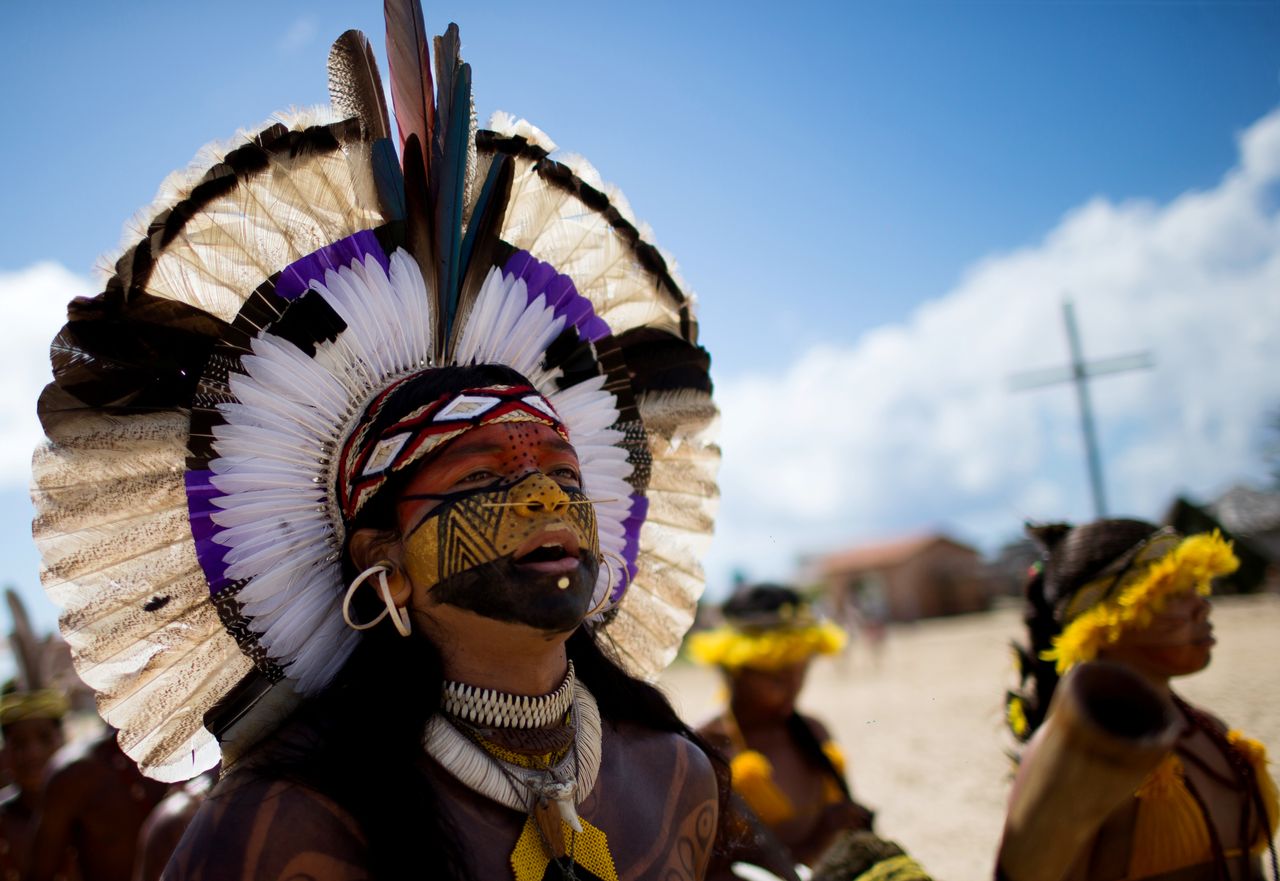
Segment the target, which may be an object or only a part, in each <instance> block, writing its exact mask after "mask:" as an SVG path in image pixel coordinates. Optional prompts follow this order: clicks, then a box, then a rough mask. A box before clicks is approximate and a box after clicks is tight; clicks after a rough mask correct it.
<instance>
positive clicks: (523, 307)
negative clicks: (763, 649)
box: [33, 0, 729, 881]
mask: <svg viewBox="0 0 1280 881" xmlns="http://www.w3.org/2000/svg"><path fill="white" fill-rule="evenodd" d="M386 12H387V44H388V53H389V56H390V60H391V89H390V92H391V95H392V96H393V100H394V103H395V109H396V120H397V124H398V127H399V133H398V134H399V138H398V141H399V145H400V150H399V152H398V153H397V151H396V149H395V147H394V146H393V143H392V134H391V131H390V128H389V123H388V117H387V111H386V107H385V106H384V103H383V94H384V93H383V89H382V84H381V82H380V80H379V78H378V75H377V72H376V65H375V64H374V63H373V56H372V53H371V51H370V49H369V44H368V42H367V40H365V38H364V37H363V36H362V35H360V34H358V33H356V32H348V33H347V34H344V35H343V36H342V37H341V38H340V39H339V40H338V42H337V43H335V44H334V47H333V50H332V52H331V54H330V63H329V70H330V92H331V95H332V98H333V104H334V106H333V112H332V113H331V114H324V115H321V116H314V115H313V116H302V117H292V118H284V119H282V121H281V122H279V123H276V124H273V125H271V126H269V127H267V128H265V129H263V130H261V131H258V132H255V133H252V134H249V135H247V136H245V137H243V138H241V139H240V140H238V141H237V142H235V143H233V144H231V145H228V146H225V147H221V148H215V149H214V150H213V152H212V154H210V155H212V157H213V161H212V164H211V165H209V166H207V167H205V168H202V169H199V170H197V171H196V172H195V173H193V174H191V175H189V176H188V177H186V178H184V179H181V180H178V181H177V182H171V183H170V184H169V185H168V188H167V189H166V191H165V192H164V193H163V194H162V198H161V201H160V204H158V205H157V206H156V207H155V209H154V210H153V211H152V213H151V220H150V222H149V223H148V224H147V226H146V228H145V229H140V230H139V231H138V235H137V237H136V239H135V241H136V244H135V245H134V246H133V247H132V248H130V249H129V250H127V251H126V252H125V254H124V255H123V256H122V257H121V258H120V259H119V261H118V262H117V263H116V265H115V273H114V275H113V276H112V278H111V279H110V280H109V282H108V284H107V288H106V290H105V291H104V292H103V293H102V294H100V295H99V296H97V297H94V298H90V299H83V300H77V301H75V302H74V303H73V304H72V305H71V309H70V313H69V320H68V323H67V325H66V327H65V328H64V329H63V331H62V332H61V333H60V334H59V336H58V338H57V340H56V341H55V344H54V347H53V359H54V381H53V383H52V384H51V385H50V386H49V387H48V388H47V389H46V391H45V393H44V395H43V396H42V398H41V402H40V408H39V412H40V416H41V419H42V423H43V426H44V429H45V432H46V434H47V436H48V439H49V441H48V443H47V444H46V445H44V446H43V447H42V448H41V449H40V450H39V451H38V452H37V455H36V457H35V461H34V466H33V467H34V472H35V473H34V489H33V497H34V499H35V504H36V508H37V525H36V538H37V542H38V544H39V545H40V548H41V550H42V553H43V554H44V558H45V584H46V588H47V590H48V592H49V593H50V595H51V596H53V597H54V598H55V599H56V600H58V601H59V602H60V603H61V604H62V605H63V606H64V612H63V615H62V619H61V624H62V628H63V631H64V633H65V634H66V636H67V639H68V641H69V642H70V644H71V645H72V648H73V651H74V655H75V661H76V665H77V670H78V671H79V673H80V675H81V676H82V677H84V678H85V679H86V681H88V682H89V683H90V684H91V685H93V686H94V688H95V689H97V691H98V700H99V708H100V711H101V712H102V714H103V715H104V717H105V718H106V719H107V720H108V721H109V722H110V723H111V724H113V725H115V726H116V727H118V728H119V730H120V735H119V738H120V743H121V745H122V746H123V748H124V749H125V751H126V752H127V753H128V754H129V755H130V756H132V757H133V758H134V759H135V760H136V761H137V762H138V763H139V765H140V767H141V768H142V769H143V771H144V772H145V773H147V774H149V775H151V776H153V777H157V778H159V779H163V780H172V781H176V780H182V779H187V778H189V777H192V776H194V775H196V774H198V773H200V772H202V771H204V770H206V769H207V768H209V767H212V766H213V765H214V764H215V763H216V762H218V761H220V760H221V761H222V762H223V765H224V772H223V775H222V778H221V780H220V781H219V783H218V785H217V786H216V787H215V789H214V790H213V792H212V793H211V794H210V795H209V797H208V798H207V799H206V801H205V802H204V804H203V805H202V806H201V808H200V810H199V811H198V813H197V815H196V817H195V818H194V820H193V822H192V824H191V826H190V827H189V828H188V830H187V832H186V834H185V835H184V837H183V839H182V842H181V843H180V844H179V847H178V849H177V851H176V853H175V855H174V857H173V859H172V860H171V861H170V863H169V866H168V868H167V869H166V871H165V875H164V877H166V878H169V879H205V878H231V877H235V878H249V877H252V878H261V879H270V878H284V877H291V878H292V877H298V876H302V875H305V876H307V877H313V878H320V879H331V878H404V877H411V876H422V875H426V876H428V877H448V878H475V879H480V878H484V879H491V878H504V877H505V878H513V879H515V881H529V879H544V878H559V877H569V878H580V879H590V878H596V879H606V881H610V879H617V878H623V877H625V878H634V879H649V878H653V879H656V878H663V879H676V878H688V879H695V878H701V877H702V876H703V873H704V871H705V867H706V865H707V862H708V860H709V859H710V857H711V853H712V849H713V847H714V846H715V844H716V840H717V835H718V829H719V828H720V826H721V825H722V820H723V818H724V817H725V816H726V813H725V811H724V809H723V808H724V805H725V804H726V801H727V798H728V792H729V785H728V771H727V767H725V766H724V765H723V762H722V761H720V760H718V759H717V758H716V757H715V754H714V751H713V750H711V749H710V747H707V746H706V745H705V744H704V742H703V741H702V740H701V739H700V738H699V737H698V735H696V734H695V733H694V732H693V731H691V730H690V729H689V728H688V727H687V726H685V725H684V723H683V722H681V721H680V719H679V718H678V717H677V716H676V714H675V713H674V712H673V710H672V709H671V707H670V705H669V704H668V703H667V701H666V700H665V698H664V697H663V696H662V695H661V693H660V692H658V691H657V690H656V689H654V688H653V687H652V686H651V685H649V684H648V683H647V681H646V680H648V679H651V678H652V677H653V676H655V675H656V674H657V672H658V671H660V670H661V669H662V667H663V666H664V665H665V664H666V663H667V662H668V661H669V660H670V659H671V657H672V656H673V655H674V654H675V651H676V649H677V647H678V644H679V642H680V638H681V636H682V635H683V633H684V631H685V630H686V629H687V628H688V626H689V625H690V623H691V622H692V620H693V614H694V610H695V606H696V601H697V597H698V595H699V593H700V592H701V589H702V575H701V569H700V566H699V564H698V561H697V555H698V553H699V551H700V549H701V548H702V547H703V546H705V543H706V541H707V539H708V537H709V533H710V530H711V525H712V516H713V512H714V504H715V494H716V490H715V472H716V468H717V464H718V458H719V454H718V449H717V448H716V447H715V445H714V443H713V441H712V439H711V435H710V431H711V430H712V427H713V425H714V423H715V421H716V415H717V413H716V408H715V405H714V404H713V402H712V400H711V397H710V392H711V383H710V380H709V378H708V364H709V362H708V357H707V355H706V353H705V351H704V350H703V349H701V348H700V347H699V346H698V345H697V323H696V321H695V319H694V314H693V306H692V302H691V300H690V298H689V297H688V296H687V295H686V294H685V293H684V292H683V291H682V290H681V286H680V284H679V282H678V281H677V279H676V277H675V274H674V271H673V270H672V268H671V267H670V265H669V264H668V262H667V260H666V258H664V256H663V255H662V254H661V253H660V252H659V251H658V249H657V248H656V247H655V246H654V245H653V244H651V243H650V242H649V241H648V240H647V237H646V236H645V235H643V234H642V233H641V232H640V230H639V228H638V226H637V224H636V222H635V221H634V219H633V218H632V217H631V215H630V211H629V209H628V207H627V203H626V202H625V200H624V199H623V198H622V197H621V195H620V194H618V193H616V192H615V191H612V190H611V189H610V188H608V187H606V186H605V185H604V184H602V183H601V182H600V180H599V178H598V176H597V175H596V174H595V172H594V171H593V170H592V169H591V168H590V167H589V166H587V165H585V163H582V162H578V163H576V164H575V165H573V166H572V167H570V166H569V165H565V164H562V163H560V162H557V161H555V160H553V159H552V158H550V157H549V155H548V154H549V153H550V152H551V151H552V150H553V149H554V145H553V144H551V143H550V141H549V140H548V139H547V138H546V136H545V135H543V134H542V133H541V132H540V131H539V130H537V129H536V128H534V127H533V126H532V125H530V124H528V123H525V122H523V121H519V122H518V121H516V120H514V119H512V118H510V117H506V116H502V115H499V116H497V117H495V120H494V122H493V123H491V126H492V127H491V128H490V129H489V130H484V131H475V130H474V129H473V122H472V118H473V111H472V105H471V96H470V67H469V66H468V65H466V64H463V63H462V61H461V59H460V57H459V54H458V45H459V44H458V35H457V30H456V28H454V27H452V26H451V27H450V29H449V31H448V32H447V33H446V34H445V35H444V36H443V37H440V38H437V39H436V41H435V53H434V55H435V57H434V65H433V64H432V61H431V59H429V56H428V52H427V44H426V41H425V40H424V39H423V37H422V34H423V33H424V29H423V24H422V18H421V10H420V9H419V8H418V6H417V3H416V2H411V0H388V2H387V4H386Z"/></svg>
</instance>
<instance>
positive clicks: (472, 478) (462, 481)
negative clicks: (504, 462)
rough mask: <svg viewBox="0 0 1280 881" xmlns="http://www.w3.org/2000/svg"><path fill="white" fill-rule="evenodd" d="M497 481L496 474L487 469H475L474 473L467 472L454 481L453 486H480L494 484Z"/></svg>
mask: <svg viewBox="0 0 1280 881" xmlns="http://www.w3.org/2000/svg"><path fill="white" fill-rule="evenodd" d="M497 480H498V474H497V473H496V472H494V471H490V470H489V469H488V468H477V469H476V470H475V471H468V472H467V473H466V474H464V475H463V476H462V477H459V478H458V479H457V480H455V481H454V486H482V485H484V484H486V483H494V482H496V481H497Z"/></svg>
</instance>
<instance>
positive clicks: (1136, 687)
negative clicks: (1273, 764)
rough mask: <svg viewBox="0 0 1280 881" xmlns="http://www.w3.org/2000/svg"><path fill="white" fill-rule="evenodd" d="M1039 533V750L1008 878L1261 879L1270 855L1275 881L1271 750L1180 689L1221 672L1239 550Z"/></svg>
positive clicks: (1016, 821)
mask: <svg viewBox="0 0 1280 881" xmlns="http://www.w3.org/2000/svg"><path fill="white" fill-rule="evenodd" d="M1029 531H1030V533H1031V534H1032V536H1033V537H1034V538H1035V539H1036V540H1037V541H1038V542H1039V543H1040V544H1041V545H1042V546H1043V548H1044V550H1045V556H1044V559H1043V561H1042V562H1041V563H1039V564H1037V565H1036V566H1035V567H1034V568H1033V570H1032V575H1031V578H1030V579H1029V582H1028V586H1027V604H1028V605H1027V615H1026V621H1027V628H1028V633H1029V644H1028V645H1027V646H1025V647H1023V646H1019V647H1017V650H1018V654H1019V659H1020V666H1021V681H1022V685H1021V687H1020V689H1019V690H1017V691H1012V692H1009V693H1008V695H1007V710H1008V721H1009V727H1010V729H1011V730H1012V731H1013V734H1014V736H1015V737H1016V738H1017V739H1018V740H1019V741H1021V742H1024V743H1026V744H1027V746H1026V748H1025V749H1024V750H1023V753H1022V755H1021V758H1020V763H1019V768H1018V774H1017V778H1016V779H1015V781H1014V788H1013V794H1012V796H1011V799H1010V812H1009V817H1008V819H1007V821H1006V827H1005V840H1004V842H1003V844H1002V848H1001V853H1000V857H999V865H998V867H997V876H998V877H1001V878H1004V879H1008V881H1033V879H1051V878H1052V879H1092V881H1119V879H1126V881H1128V879H1162V881H1174V879H1177V881H1193V879H1253V878H1262V877H1264V876H1263V873H1262V860H1261V857H1262V855H1263V854H1266V853H1267V851H1268V849H1270V864H1271V873H1272V874H1273V875H1274V874H1275V872H1276V856H1275V849H1274V845H1273V844H1272V837H1273V836H1274V834H1275V831H1276V821H1277V817H1278V816H1280V810H1278V807H1277V798H1276V787H1275V784H1274V782H1273V781H1272V779H1271V777H1270V776H1269V774H1268V771H1267V760H1266V751H1265V749H1264V748H1263V746H1262V744H1260V743H1258V742H1257V741H1254V740H1251V739H1249V738H1248V737H1245V736H1244V735H1243V734H1242V733H1240V732H1239V731H1236V730H1234V729H1231V728H1229V727H1228V726H1227V725H1226V724H1225V723H1224V722H1222V721H1221V720H1219V719H1218V718H1217V717H1215V716H1213V715H1212V714H1210V713H1208V712H1206V711H1205V710H1203V709H1201V708H1199V707H1195V706H1192V705H1191V704H1189V703H1188V702H1187V701H1185V700H1183V699H1182V698H1181V697H1179V696H1178V695H1177V694H1176V693H1174V692H1173V691H1172V690H1171V689H1170V687H1169V684H1170V680H1171V679H1173V678H1175V677H1178V676H1186V675H1189V674H1192V673H1196V672H1199V671H1200V670H1203V669H1204V668H1205V667H1206V666H1208V664H1209V660H1210V654H1211V650H1212V648H1213V645H1214V642H1215V640H1214V637H1213V625H1212V624H1211V623H1210V621H1209V613H1210V603H1209V598H1208V597H1209V594H1210V591H1211V588H1212V584H1213V581H1214V579H1216V578H1219V577H1221V576H1224V575H1228V574H1230V573H1231V572H1233V571H1235V569H1236V567H1237V565H1238V564H1237V561H1236V558H1235V555H1234V554H1233V553H1232V550H1231V545H1230V544H1229V543H1228V542H1226V541H1224V540H1223V539H1222V537H1221V536H1219V535H1218V534H1217V533H1213V534H1202V535H1193V536H1190V537H1183V536H1180V535H1178V534H1177V533H1176V532H1174V531H1173V530H1172V529H1169V528H1167V527H1166V528H1158V527H1156V526H1154V525H1152V524H1150V523H1144V522H1141V521H1137V520H1099V521H1096V522H1093V523H1089V524H1086V525H1083V526H1079V527H1075V528H1072V527H1069V526H1066V525H1061V524H1056V525H1049V526H1041V527H1033V528H1030V530H1029ZM1059 677H1065V678H1064V679H1063V680H1062V683H1061V685H1060V684H1059ZM1055 692H1057V697H1054V694H1055ZM1051 697H1052V698H1054V699H1053V703H1052V705H1051V704H1050V698H1051ZM1126 775H1128V776H1126ZM1037 814H1038V815H1039V816H1037Z"/></svg>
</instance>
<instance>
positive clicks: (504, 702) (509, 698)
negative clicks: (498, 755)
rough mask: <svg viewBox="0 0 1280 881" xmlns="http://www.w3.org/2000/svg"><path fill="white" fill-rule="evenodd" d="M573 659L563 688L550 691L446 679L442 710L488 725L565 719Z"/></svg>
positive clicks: (534, 724)
mask: <svg viewBox="0 0 1280 881" xmlns="http://www.w3.org/2000/svg"><path fill="white" fill-rule="evenodd" d="M575 681H576V679H575V677H574V674H573V661H570V662H569V672H568V674H566V675H565V677H564V682H562V683H560V687H559V688H557V689H556V690H555V691H553V692H551V693H550V694H544V695H541V696H539V697H528V696H527V695H521V694H507V693H506V692H502V691H495V690H493V689H491V688H479V687H477V686H474V685H467V684H466V683H465V682H445V684H444V693H443V694H442V695H441V698H440V709H442V710H444V711H445V712H446V713H448V714H449V715H450V716H456V717H457V718H459V719H462V720H464V721H466V722H471V723H473V724H475V725H482V726H484V727H486V728H546V727H547V726H549V725H554V724H556V723H557V722H560V721H562V720H563V719H564V716H565V713H567V712H569V707H570V706H571V705H572V704H573V685H574V682H575Z"/></svg>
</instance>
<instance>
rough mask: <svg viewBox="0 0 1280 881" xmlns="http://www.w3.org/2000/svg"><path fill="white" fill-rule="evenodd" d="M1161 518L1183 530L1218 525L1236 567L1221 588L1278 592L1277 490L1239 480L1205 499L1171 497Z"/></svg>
mask: <svg viewBox="0 0 1280 881" xmlns="http://www.w3.org/2000/svg"><path fill="white" fill-rule="evenodd" d="M1164 522H1165V523H1168V524H1169V525H1170V526H1172V527H1173V528H1175V529H1177V530H1178V531H1179V532H1181V533H1183V534H1189V533H1193V532H1207V531H1209V530H1212V529H1218V530H1221V531H1222V533H1223V535H1225V536H1226V537H1227V538H1229V539H1231V540H1232V542H1233V543H1234V545H1235V551H1236V556H1237V557H1239V558H1240V568H1239V570H1237V571H1236V572H1235V573H1234V574H1232V575H1230V576H1228V577H1227V578H1224V579H1222V582H1221V587H1220V588H1216V589H1218V590H1220V591H1221V592H1223V593H1253V592H1255V591H1259V590H1271V591H1280V491H1277V490H1274V489H1256V488H1254V487H1249V486H1244V485H1242V484H1238V485H1236V486H1233V487H1231V489H1229V490H1227V491H1226V492H1224V493H1223V494H1222V495H1220V496H1218V498H1217V499H1215V500H1214V501H1212V502H1209V503H1208V504H1204V505H1202V504H1197V503H1196V502H1193V501H1191V500H1190V499H1187V498H1185V497H1182V496H1179V497H1178V498H1176V499H1174V501H1173V503H1172V504H1171V505H1170V506H1169V510H1168V512H1167V513H1166V514H1165V518H1164Z"/></svg>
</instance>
